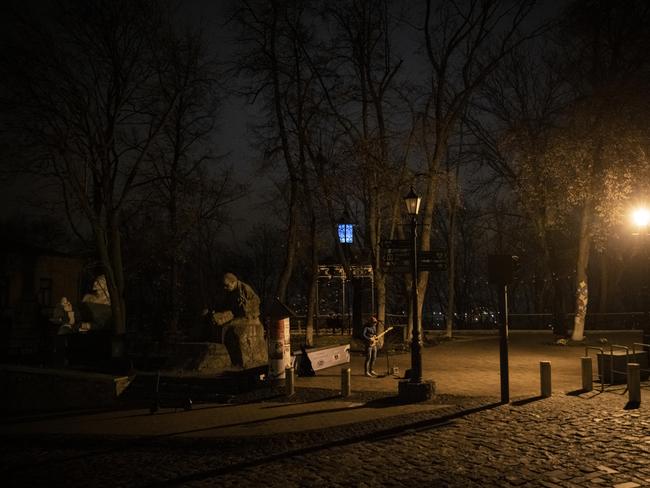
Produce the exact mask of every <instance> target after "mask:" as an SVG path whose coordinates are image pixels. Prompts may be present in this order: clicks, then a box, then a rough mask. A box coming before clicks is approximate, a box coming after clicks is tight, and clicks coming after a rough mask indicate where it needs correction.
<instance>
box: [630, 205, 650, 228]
mask: <svg viewBox="0 0 650 488" xmlns="http://www.w3.org/2000/svg"><path fill="white" fill-rule="evenodd" d="M632 221H633V222H634V225H636V226H637V227H638V228H639V229H646V228H647V227H648V225H649V224H650V210H648V209H647V208H645V207H639V208H637V209H636V210H634V211H633V212H632Z"/></svg>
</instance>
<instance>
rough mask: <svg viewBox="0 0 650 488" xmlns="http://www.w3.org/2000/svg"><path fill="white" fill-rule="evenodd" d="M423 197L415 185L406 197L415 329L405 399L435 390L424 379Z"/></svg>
mask: <svg viewBox="0 0 650 488" xmlns="http://www.w3.org/2000/svg"><path fill="white" fill-rule="evenodd" d="M421 201H422V199H421V198H420V196H418V194H417V193H415V190H414V189H413V187H411V190H410V191H409V193H408V194H407V195H406V196H405V197H404V202H405V203H406V211H407V213H408V214H409V216H410V218H411V278H412V284H411V297H412V300H413V314H412V316H413V330H412V334H411V335H412V338H411V374H410V377H409V379H408V380H405V381H400V383H399V397H400V398H401V399H402V400H404V401H409V402H413V401H422V400H427V399H429V398H431V396H432V395H433V393H434V391H435V384H434V382H433V381H431V380H429V381H422V328H421V327H420V320H419V314H418V240H417V237H418V233H417V232H418V231H417V229H418V222H417V218H418V213H419V211H420V202H421Z"/></svg>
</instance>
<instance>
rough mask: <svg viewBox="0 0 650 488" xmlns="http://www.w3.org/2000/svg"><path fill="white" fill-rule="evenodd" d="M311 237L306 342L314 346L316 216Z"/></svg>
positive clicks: (312, 220)
mask: <svg viewBox="0 0 650 488" xmlns="http://www.w3.org/2000/svg"><path fill="white" fill-rule="evenodd" d="M310 234H311V235H310V237H311V280H310V281H309V292H308V298H307V324H306V325H305V329H306V331H305V343H306V345H307V346H308V347H313V346H314V323H315V321H317V320H318V302H317V300H318V290H317V287H318V248H317V245H316V244H317V243H316V217H312V219H311V224H310Z"/></svg>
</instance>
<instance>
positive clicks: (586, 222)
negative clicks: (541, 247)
mask: <svg viewBox="0 0 650 488" xmlns="http://www.w3.org/2000/svg"><path fill="white" fill-rule="evenodd" d="M590 224H591V202H590V201H589V200H587V201H586V202H585V204H584V207H583V209H582V216H581V219H580V235H579V240H578V258H577V260H576V281H575V287H576V288H575V291H576V295H575V318H574V320H573V333H572V334H571V339H572V340H574V341H582V340H583V339H584V332H585V317H586V316H587V304H588V302H589V277H588V276H587V266H588V264H589V251H590V249H591V232H590V227H591V225H590Z"/></svg>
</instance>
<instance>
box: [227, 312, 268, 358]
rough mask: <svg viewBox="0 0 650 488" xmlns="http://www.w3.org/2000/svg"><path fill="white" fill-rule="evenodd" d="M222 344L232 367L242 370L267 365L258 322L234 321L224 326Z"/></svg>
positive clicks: (262, 328) (262, 329)
mask: <svg viewBox="0 0 650 488" xmlns="http://www.w3.org/2000/svg"><path fill="white" fill-rule="evenodd" d="M223 343H224V345H225V346H226V349H227V350H228V354H229V355H230V361H231V363H232V365H233V366H241V367H242V368H244V369H249V368H254V367H256V366H261V365H265V364H268V361H269V356H268V351H267V346H266V340H265V339H264V327H262V324H261V323H260V321H259V320H252V321H251V320H246V319H235V320H233V321H232V322H230V323H228V324H227V325H225V326H224V331H223Z"/></svg>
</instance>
